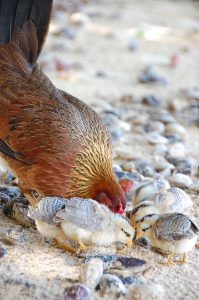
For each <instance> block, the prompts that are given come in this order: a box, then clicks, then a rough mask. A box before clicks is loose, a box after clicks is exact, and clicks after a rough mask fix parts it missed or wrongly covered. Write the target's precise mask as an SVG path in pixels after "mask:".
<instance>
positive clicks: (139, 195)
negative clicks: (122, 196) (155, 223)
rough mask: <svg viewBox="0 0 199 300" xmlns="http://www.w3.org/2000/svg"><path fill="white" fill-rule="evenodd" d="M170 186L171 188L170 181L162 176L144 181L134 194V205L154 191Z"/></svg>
mask: <svg viewBox="0 0 199 300" xmlns="http://www.w3.org/2000/svg"><path fill="white" fill-rule="evenodd" d="M168 188H170V185H169V182H168V181H167V180H165V179H162V178H158V179H155V180H153V181H149V182H144V183H142V184H141V185H139V186H138V187H137V188H136V190H135V193H134V195H133V205H134V206H136V205H138V204H139V203H141V202H142V201H144V200H146V198H147V197H149V196H151V195H153V194H154V193H156V192H158V191H162V190H164V189H168Z"/></svg>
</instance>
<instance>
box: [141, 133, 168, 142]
mask: <svg viewBox="0 0 199 300" xmlns="http://www.w3.org/2000/svg"><path fill="white" fill-rule="evenodd" d="M146 138H147V140H148V141H149V143H151V144H167V143H168V140H167V138H165V137H164V136H162V135H161V134H159V133H158V132H155V131H152V132H149V133H148V134H147V135H146Z"/></svg>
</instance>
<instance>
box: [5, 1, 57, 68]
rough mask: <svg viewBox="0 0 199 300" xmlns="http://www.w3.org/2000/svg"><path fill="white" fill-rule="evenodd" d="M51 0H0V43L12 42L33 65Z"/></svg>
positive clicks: (42, 39) (43, 34)
mask: <svg viewBox="0 0 199 300" xmlns="http://www.w3.org/2000/svg"><path fill="white" fill-rule="evenodd" d="M51 9H52V0H0V44H8V43H9V42H13V43H14V44H15V45H16V46H17V47H19V49H20V50H21V51H22V53H23V55H24V57H25V58H26V60H27V61H28V63H29V64H30V65H32V66H33V65H34V64H35V62H36V60H37V58H38V56H39V54H40V52H41V50H42V47H43V44H44V42H45V39H46V35H47V33H48V27H49V22H50V16H51Z"/></svg>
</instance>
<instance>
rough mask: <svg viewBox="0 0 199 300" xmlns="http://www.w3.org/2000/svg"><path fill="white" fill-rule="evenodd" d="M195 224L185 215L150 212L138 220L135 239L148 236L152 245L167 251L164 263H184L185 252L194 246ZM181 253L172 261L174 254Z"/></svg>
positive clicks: (196, 230)
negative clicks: (180, 257)
mask: <svg viewBox="0 0 199 300" xmlns="http://www.w3.org/2000/svg"><path fill="white" fill-rule="evenodd" d="M198 231H199V229H198V227H197V225H196V224H195V223H194V222H193V221H192V220H191V219H190V218H189V217H188V216H186V215H183V214H180V213H174V214H165V215H162V216H161V215H158V214H150V215H147V216H145V217H144V218H143V219H142V220H141V221H140V226H139V228H138V231H137V235H136V239H138V238H140V237H143V236H144V237H148V238H149V239H150V240H151V243H152V245H153V246H154V247H156V248H159V249H161V250H163V251H165V252H169V253H170V254H169V255H168V259H167V261H166V262H161V263H162V264H164V265H167V266H170V265H172V264H173V263H175V262H176V263H186V262H187V253H188V252H189V251H191V249H192V248H193V247H194V246H195V244H196V241H197V234H198ZM179 254H180V255H183V256H182V259H181V260H178V261H174V258H175V256H176V255H179Z"/></svg>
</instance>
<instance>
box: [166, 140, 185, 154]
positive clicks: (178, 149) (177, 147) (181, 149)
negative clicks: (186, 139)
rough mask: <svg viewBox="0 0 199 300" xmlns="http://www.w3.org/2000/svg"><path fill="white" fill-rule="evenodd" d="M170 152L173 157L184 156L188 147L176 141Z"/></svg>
mask: <svg viewBox="0 0 199 300" xmlns="http://www.w3.org/2000/svg"><path fill="white" fill-rule="evenodd" d="M168 153H169V155H170V156H172V157H184V156H185V155H186V149H185V146H184V144H182V143H175V144H173V145H171V146H170V147H169V149H168Z"/></svg>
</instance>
